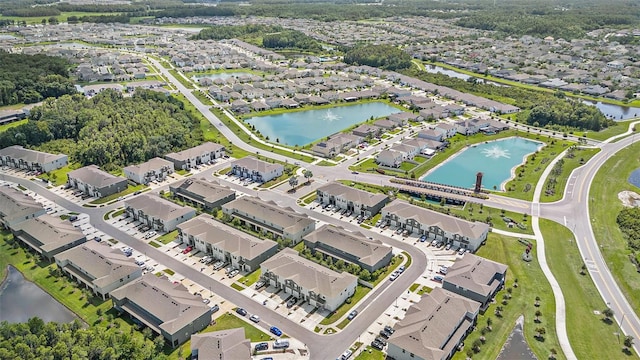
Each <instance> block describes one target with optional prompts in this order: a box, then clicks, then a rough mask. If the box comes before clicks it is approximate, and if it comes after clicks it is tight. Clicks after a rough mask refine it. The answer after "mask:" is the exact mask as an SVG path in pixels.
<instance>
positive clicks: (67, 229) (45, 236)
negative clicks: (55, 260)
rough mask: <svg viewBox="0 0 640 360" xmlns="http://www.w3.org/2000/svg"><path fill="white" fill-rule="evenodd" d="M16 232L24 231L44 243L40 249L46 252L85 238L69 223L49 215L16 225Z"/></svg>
mask: <svg viewBox="0 0 640 360" xmlns="http://www.w3.org/2000/svg"><path fill="white" fill-rule="evenodd" d="M14 230H22V231H23V232H25V233H27V234H29V235H31V237H33V238H34V239H36V240H38V241H39V242H41V243H42V245H41V246H40V248H41V249H42V250H44V251H51V250H55V249H58V248H61V247H64V246H65V245H67V244H71V243H73V242H75V241H78V240H80V239H82V238H84V237H85V235H84V234H83V233H82V231H80V230H78V229H76V228H75V227H74V226H73V224H71V223H70V222H69V221H67V220H62V219H60V218H57V217H53V216H51V215H47V214H44V215H41V216H40V217H37V218H34V219H29V220H25V221H23V222H22V223H20V224H18V225H16V227H15V229H14Z"/></svg>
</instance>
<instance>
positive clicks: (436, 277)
mask: <svg viewBox="0 0 640 360" xmlns="http://www.w3.org/2000/svg"><path fill="white" fill-rule="evenodd" d="M443 279H444V278H443V277H442V276H440V275H436V276H434V277H433V281H435V282H442V280H443Z"/></svg>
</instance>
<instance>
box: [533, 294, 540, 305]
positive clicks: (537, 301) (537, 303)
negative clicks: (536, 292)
mask: <svg viewBox="0 0 640 360" xmlns="http://www.w3.org/2000/svg"><path fill="white" fill-rule="evenodd" d="M533 305H534V306H535V307H540V296H536V302H535V303H533Z"/></svg>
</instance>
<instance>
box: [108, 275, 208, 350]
mask: <svg viewBox="0 0 640 360" xmlns="http://www.w3.org/2000/svg"><path fill="white" fill-rule="evenodd" d="M111 299H112V301H113V307H114V309H116V310H117V311H118V312H120V313H123V312H126V313H127V314H129V316H130V317H131V319H132V320H133V322H134V323H138V324H142V325H145V326H148V327H149V328H150V329H151V330H153V331H154V332H155V333H157V334H160V335H162V336H163V337H164V338H165V339H166V340H167V341H168V342H169V343H170V344H171V346H172V347H174V348H175V347H176V346H178V345H180V344H182V343H183V342H185V341H187V340H189V338H190V337H191V334H195V333H197V332H198V331H200V330H202V329H204V328H205V327H207V325H209V323H210V322H211V308H209V306H207V305H205V304H203V303H202V298H201V297H200V296H197V295H193V294H192V293H190V292H189V290H188V289H187V288H186V287H184V286H183V285H182V284H180V283H178V284H174V283H172V282H171V281H169V280H168V279H167V278H166V277H164V276H161V277H157V276H155V275H154V274H146V275H143V276H142V277H141V278H139V279H137V280H135V281H133V282H131V283H129V284H127V285H125V286H123V287H121V288H119V289H116V290H114V291H112V292H111Z"/></svg>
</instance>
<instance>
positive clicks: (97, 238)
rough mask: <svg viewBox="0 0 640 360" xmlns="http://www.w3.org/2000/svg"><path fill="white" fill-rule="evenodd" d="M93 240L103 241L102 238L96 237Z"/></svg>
mask: <svg viewBox="0 0 640 360" xmlns="http://www.w3.org/2000/svg"><path fill="white" fill-rule="evenodd" d="M93 240H94V241H97V242H100V241H102V238H101V237H100V236H95V237H94V238H93Z"/></svg>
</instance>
